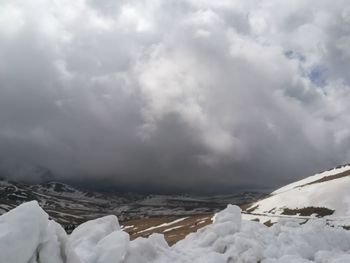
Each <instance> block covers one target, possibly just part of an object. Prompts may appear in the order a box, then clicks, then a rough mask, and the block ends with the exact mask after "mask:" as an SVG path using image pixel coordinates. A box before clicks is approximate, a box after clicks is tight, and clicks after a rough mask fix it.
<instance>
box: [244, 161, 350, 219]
mask: <svg viewBox="0 0 350 263" xmlns="http://www.w3.org/2000/svg"><path fill="white" fill-rule="evenodd" d="M283 217H288V218H290V217H293V218H296V219H303V220H304V219H305V220H308V219H312V218H315V217H323V218H325V219H326V220H327V221H329V223H330V224H338V225H344V226H350V165H344V166H338V167H336V168H334V169H331V170H328V171H325V172H323V173H319V174H316V175H313V176H310V177H307V178H305V179H303V180H300V181H297V182H294V183H291V184H288V185H286V186H284V187H282V188H279V189H277V190H276V191H274V192H272V193H271V194H270V196H268V197H267V198H265V199H262V200H260V201H257V202H254V203H252V204H251V205H250V206H247V207H246V209H245V218H247V219H256V220H260V221H263V222H266V221H270V222H274V221H277V220H278V219H279V218H283Z"/></svg>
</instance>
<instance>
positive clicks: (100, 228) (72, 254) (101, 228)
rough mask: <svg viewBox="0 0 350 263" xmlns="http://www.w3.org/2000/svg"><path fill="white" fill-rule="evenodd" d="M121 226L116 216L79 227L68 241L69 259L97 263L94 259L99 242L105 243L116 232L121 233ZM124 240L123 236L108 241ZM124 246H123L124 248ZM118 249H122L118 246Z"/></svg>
mask: <svg viewBox="0 0 350 263" xmlns="http://www.w3.org/2000/svg"><path fill="white" fill-rule="evenodd" d="M119 230H120V226H119V222H118V219H117V217H116V216H113V215H111V216H105V217H102V218H99V219H95V220H91V221H88V222H86V223H84V224H81V225H80V226H78V227H77V228H76V229H74V231H73V232H72V234H71V235H70V236H69V239H68V248H67V250H68V251H67V257H68V260H69V261H71V262H74V261H75V260H77V259H79V260H80V261H81V262H82V263H90V262H91V263H92V262H95V261H94V259H95V257H96V255H97V254H98V252H97V251H96V249H97V247H98V244H99V242H100V241H101V242H104V244H106V241H103V239H104V238H106V237H107V236H108V235H110V234H111V233H113V232H115V231H119ZM115 239H118V240H123V242H124V239H123V237H122V236H121V235H119V236H118V235H117V236H111V237H109V238H108V239H107V240H115ZM123 246H124V245H122V247H123ZM116 248H117V249H120V247H118V244H117V247H116Z"/></svg>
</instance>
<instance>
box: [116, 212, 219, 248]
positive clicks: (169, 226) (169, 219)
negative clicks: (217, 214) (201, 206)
mask: <svg viewBox="0 0 350 263" xmlns="http://www.w3.org/2000/svg"><path fill="white" fill-rule="evenodd" d="M212 217H213V214H212V213H210V214H201V215H191V216H186V217H184V216H182V217H176V216H160V217H150V218H140V219H132V220H128V221H124V222H121V226H122V229H123V230H124V231H126V232H127V233H129V235H130V239H131V240H133V239H135V238H138V237H148V236H149V235H151V234H153V233H161V234H164V237H165V240H166V241H167V242H168V244H169V245H173V244H175V243H176V242H177V241H179V240H181V239H183V238H185V237H186V236H187V235H188V234H189V233H192V232H196V231H197V230H198V229H200V228H202V227H204V226H206V225H209V224H211V223H212Z"/></svg>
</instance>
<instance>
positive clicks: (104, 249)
mask: <svg viewBox="0 0 350 263" xmlns="http://www.w3.org/2000/svg"><path fill="white" fill-rule="evenodd" d="M128 247H129V235H128V234H127V233H126V232H123V231H115V232H112V233H111V234H109V235H108V236H106V237H105V238H103V239H102V240H100V242H98V244H97V246H96V247H95V249H94V256H93V261H92V262H96V263H120V262H124V259H125V255H126V252H127V249H128Z"/></svg>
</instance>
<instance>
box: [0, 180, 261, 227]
mask: <svg viewBox="0 0 350 263" xmlns="http://www.w3.org/2000/svg"><path fill="white" fill-rule="evenodd" d="M261 196H263V194H261V193H254V192H245V193H239V194H233V195H222V196H210V197H207V196H191V195H145V194H138V193H104V192H96V191H95V192H94V191H85V190H83V189H77V188H75V187H72V186H70V185H67V184H64V183H60V182H54V181H52V182H47V183H43V184H35V185H30V184H24V183H18V182H9V181H5V180H0V214H3V213H5V212H7V211H9V210H10V209H12V208H14V207H16V206H18V205H19V204H21V203H23V202H27V201H30V200H37V201H38V202H39V204H40V206H41V207H43V208H44V209H45V211H46V212H47V213H48V214H49V215H50V216H51V218H53V219H54V220H55V221H57V222H58V223H60V224H61V225H63V226H64V227H65V228H66V230H68V231H69V230H71V229H73V228H74V227H75V226H76V225H79V224H81V223H82V222H85V221H87V220H91V219H95V218H98V217H101V216H104V215H109V214H113V215H117V216H118V218H119V220H121V221H123V220H127V219H128V220H129V219H133V218H140V217H152V216H182V215H184V216H185V215H197V214H205V213H213V212H217V211H219V210H221V209H223V208H224V207H226V205H227V204H229V203H234V204H237V205H240V204H243V203H248V202H252V201H255V200H257V199H258V198H261Z"/></svg>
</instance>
